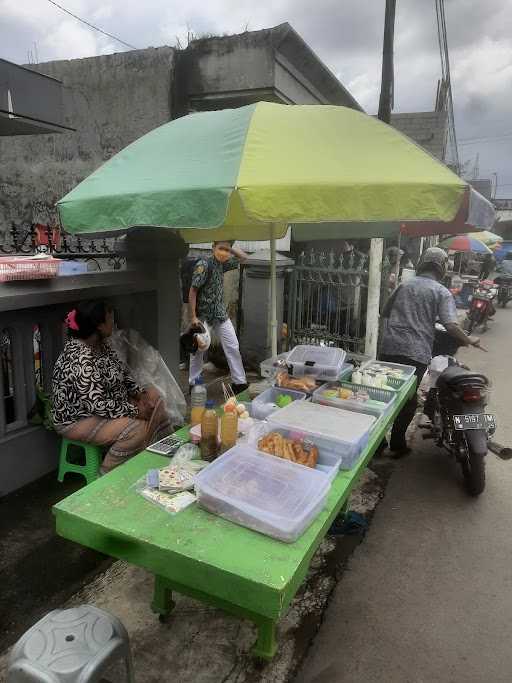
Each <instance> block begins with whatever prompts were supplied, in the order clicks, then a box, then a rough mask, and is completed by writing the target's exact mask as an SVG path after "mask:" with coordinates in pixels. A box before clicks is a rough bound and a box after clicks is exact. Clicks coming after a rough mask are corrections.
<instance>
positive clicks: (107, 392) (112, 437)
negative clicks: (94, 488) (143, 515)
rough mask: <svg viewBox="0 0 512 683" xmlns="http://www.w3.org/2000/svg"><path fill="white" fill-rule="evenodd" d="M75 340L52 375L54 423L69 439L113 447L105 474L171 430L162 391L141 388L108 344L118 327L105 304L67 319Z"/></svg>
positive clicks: (83, 308)
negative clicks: (109, 338)
mask: <svg viewBox="0 0 512 683" xmlns="http://www.w3.org/2000/svg"><path fill="white" fill-rule="evenodd" d="M66 323H67V326H68V330H69V334H70V336H71V339H70V340H69V341H68V342H67V343H66V345H65V346H64V350H63V351H62V353H61V354H60V356H59V358H58V359H57V362H56V363H55V367H54V370H53V396H52V402H53V422H54V426H55V429H56V431H57V432H58V433H59V434H61V435H62V436H65V437H66V438H68V439H76V440H77V441H84V442H86V443H93V444H97V445H105V446H110V448H109V450H108V452H107V454H106V456H105V459H104V460H103V464H102V466H101V473H102V474H105V473H106V472H109V471H110V470H112V469H113V468H114V467H117V466H118V465H121V464H122V463H123V462H125V461H126V460H127V459H128V458H130V457H131V456H132V455H135V454H137V453H139V452H140V451H142V450H144V448H145V447H146V446H148V445H149V444H151V443H154V442H155V441H157V440H158V439H159V438H162V437H164V436H166V435H167V434H168V433H169V431H170V426H171V425H170V421H169V418H168V416H167V414H166V412H165V408H164V404H163V401H162V398H161V396H160V394H159V392H158V391H157V390H156V389H155V388H153V387H147V388H144V389H143V388H141V387H139V386H137V384H136V383H135V382H134V380H133V379H132V377H131V376H130V373H129V370H128V368H127V367H126V366H125V365H124V364H123V363H122V361H121V360H120V359H119V357H118V356H117V355H116V354H115V352H114V351H113V350H112V349H111V348H110V347H109V345H108V343H107V341H106V340H107V339H108V337H110V335H111V334H112V331H113V327H114V315H113V311H112V309H111V308H110V307H109V306H108V305H107V304H105V302H102V301H99V302H87V303H82V304H80V305H79V306H77V307H76V309H74V310H73V311H71V312H70V313H69V314H68V316H67V318H66Z"/></svg>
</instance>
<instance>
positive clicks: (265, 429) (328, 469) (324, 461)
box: [249, 422, 341, 481]
mask: <svg viewBox="0 0 512 683" xmlns="http://www.w3.org/2000/svg"><path fill="white" fill-rule="evenodd" d="M270 432H278V433H279V434H281V435H282V436H284V438H285V439H290V438H292V437H293V436H294V434H293V432H292V430H290V429H282V428H281V427H276V426H274V425H271V424H269V423H268V422H262V423H261V424H259V425H258V426H257V427H255V428H254V429H252V430H251V432H250V434H249V445H250V446H251V447H253V448H255V449H257V448H258V442H259V440H260V439H262V438H263V437H264V436H266V435H267V434H269V433H270ZM308 440H309V441H310V442H311V443H312V444H313V445H314V446H317V448H318V460H317V463H316V467H315V469H316V470H318V471H319V472H323V473H324V474H325V475H327V477H328V478H329V481H332V480H333V479H334V477H335V476H336V475H337V474H338V472H339V470H340V464H341V458H340V456H339V454H338V453H336V452H335V451H334V450H333V449H330V448H326V447H325V445H324V444H322V446H318V445H317V442H316V440H315V439H314V438H311V437H309V438H308ZM258 453H261V454H262V455H268V457H269V458H275V457H277V456H275V455H271V454H269V453H265V452H264V451H260V450H258ZM287 462H289V461H287ZM291 464H292V465H295V464H296V463H293V462H292V463H291ZM296 466H297V467H304V465H299V464H297V465H296Z"/></svg>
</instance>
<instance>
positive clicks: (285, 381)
mask: <svg viewBox="0 0 512 683" xmlns="http://www.w3.org/2000/svg"><path fill="white" fill-rule="evenodd" d="M276 384H277V386H278V387H283V389H294V390H295V391H305V392H306V393H307V394H310V393H311V392H312V391H314V390H315V389H316V381H315V378H314V377H307V376H306V377H290V375H289V374H288V373H287V372H286V371H281V372H278V373H277V375H276Z"/></svg>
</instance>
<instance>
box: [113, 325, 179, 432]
mask: <svg viewBox="0 0 512 683" xmlns="http://www.w3.org/2000/svg"><path fill="white" fill-rule="evenodd" d="M110 346H111V347H112V348H113V349H114V351H115V352H116V353H117V355H118V356H119V357H120V358H121V360H122V361H123V362H124V363H126V365H127V366H128V367H129V369H130V372H131V373H132V376H133V379H134V380H135V381H136V382H137V384H139V385H140V386H142V387H147V386H150V385H152V386H154V387H155V388H156V389H158V391H159V392H160V393H161V394H162V397H163V400H164V403H165V407H166V410H167V413H168V415H169V417H170V420H171V422H172V424H173V425H182V424H184V422H185V415H186V412H187V402H186V400H185V396H184V395H183V392H182V390H181V389H180V386H179V384H178V383H177V382H176V380H175V379H174V377H173V375H172V373H171V371H170V370H169V368H168V367H167V365H166V364H165V362H164V359H163V358H162V356H161V355H160V354H159V352H158V351H157V350H156V349H155V348H153V347H152V346H151V344H148V342H147V341H146V340H145V339H144V338H143V337H142V336H141V335H140V334H139V332H137V330H132V329H128V330H116V331H115V332H114V334H113V335H112V336H111V337H110Z"/></svg>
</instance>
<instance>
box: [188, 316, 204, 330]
mask: <svg viewBox="0 0 512 683" xmlns="http://www.w3.org/2000/svg"><path fill="white" fill-rule="evenodd" d="M200 324H201V321H200V320H199V318H198V317H197V316H194V317H193V318H192V320H191V321H190V325H189V329H192V328H193V327H197V325H200Z"/></svg>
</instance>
